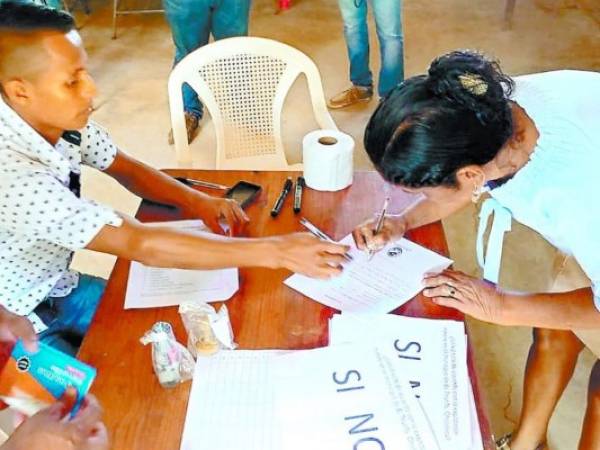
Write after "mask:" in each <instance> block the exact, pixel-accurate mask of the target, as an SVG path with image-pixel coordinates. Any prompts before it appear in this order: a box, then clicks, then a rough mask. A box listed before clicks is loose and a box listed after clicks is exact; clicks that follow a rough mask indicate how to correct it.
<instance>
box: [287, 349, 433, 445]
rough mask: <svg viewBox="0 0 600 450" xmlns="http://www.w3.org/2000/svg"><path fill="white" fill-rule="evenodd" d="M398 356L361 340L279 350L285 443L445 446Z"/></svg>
mask: <svg viewBox="0 0 600 450" xmlns="http://www.w3.org/2000/svg"><path fill="white" fill-rule="evenodd" d="M394 357H395V355H394V354H393V353H391V352H389V351H387V350H385V349H383V348H381V347H374V346H361V345H356V344H355V345H336V346H330V347H326V348H321V349H316V350H307V351H304V352H302V353H301V354H299V353H298V352H295V353H291V354H287V355H283V356H281V359H280V361H281V364H280V365H278V367H279V369H280V371H283V372H284V374H285V375H282V376H280V383H281V384H280V389H281V388H283V387H285V389H286V390H285V391H284V392H281V391H280V393H279V395H277V397H276V399H277V403H278V405H279V406H278V408H277V410H278V411H279V417H280V425H281V439H282V445H281V449H283V450H306V449H327V450H348V449H352V448H354V449H359V448H364V449H367V448H368V449H373V450H375V449H398V450H435V449H439V446H438V445H437V443H436V442H435V438H434V437H433V433H432V430H431V427H430V426H429V424H428V423H427V418H426V417H425V414H424V413H423V410H422V408H421V406H420V405H419V403H418V401H417V400H416V398H415V397H414V396H413V394H412V392H411V390H410V387H409V384H408V381H407V379H406V378H405V376H404V374H403V373H402V372H401V371H399V370H397V369H396V366H395V365H394V364H393V358H394Z"/></svg>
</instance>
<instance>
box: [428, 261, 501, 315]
mask: <svg viewBox="0 0 600 450" xmlns="http://www.w3.org/2000/svg"><path fill="white" fill-rule="evenodd" d="M423 282H424V284H425V289H424V291H423V294H424V295H425V296H426V297H430V298H431V299H432V301H433V302H434V303H437V304H438V305H442V306H448V307H450V308H455V309H457V310H459V311H461V312H462V313H464V314H467V315H469V316H471V317H474V318H475V319H479V320H482V321H484V322H490V323H497V324H501V323H502V312H503V303H504V294H503V292H502V291H501V290H500V289H498V288H497V287H496V286H495V285H494V284H492V283H489V282H487V281H485V280H480V279H478V278H474V277H470V276H468V275H465V274H464V273H462V272H457V271H454V270H445V271H444V272H442V273H441V274H438V275H431V276H428V277H426V278H425V279H424V280H423Z"/></svg>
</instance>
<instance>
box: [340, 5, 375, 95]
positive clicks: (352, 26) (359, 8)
mask: <svg viewBox="0 0 600 450" xmlns="http://www.w3.org/2000/svg"><path fill="white" fill-rule="evenodd" d="M338 3H339V7H340V12H341V13H342V19H344V37H345V38H346V46H347V48H348V58H349V60H350V81H352V84H354V85H356V86H371V85H372V84H373V75H372V73H371V70H370V69H369V28H368V24H367V0H338Z"/></svg>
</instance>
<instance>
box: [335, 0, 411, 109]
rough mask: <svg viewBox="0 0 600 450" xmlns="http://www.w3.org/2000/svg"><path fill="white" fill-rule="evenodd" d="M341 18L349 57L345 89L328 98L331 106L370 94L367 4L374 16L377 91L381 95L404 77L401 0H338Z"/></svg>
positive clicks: (368, 97)
mask: <svg viewBox="0 0 600 450" xmlns="http://www.w3.org/2000/svg"><path fill="white" fill-rule="evenodd" d="M338 3H339V7H340V12H341V13H342V18H343V19H344V37H345V39H346V46H347V48H348V58H349V60H350V81H351V82H352V86H351V87H350V88H349V89H346V90H345V91H343V92H341V93H339V94H337V95H336V96H334V97H332V98H331V99H330V100H329V103H328V105H329V107H330V108H332V109H340V108H345V107H347V106H351V105H354V104H356V103H361V102H368V101H370V100H371V98H372V97H373V74H372V73H371V69H370V68H369V26H368V23H367V13H368V4H369V3H370V4H371V8H372V9H373V16H374V17H375V29H376V31H377V38H378V40H379V47H380V53H381V67H380V69H379V80H378V85H377V91H378V94H379V97H381V98H383V97H385V96H386V95H387V93H388V92H390V91H391V90H392V89H393V88H394V87H395V86H396V85H397V84H398V83H400V82H401V81H402V80H403V79H404V42H403V36H402V0H338Z"/></svg>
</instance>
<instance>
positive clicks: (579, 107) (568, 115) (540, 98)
mask: <svg viewBox="0 0 600 450" xmlns="http://www.w3.org/2000/svg"><path fill="white" fill-rule="evenodd" d="M515 84H516V87H515V91H514V94H513V99H514V100H515V101H516V102H517V103H518V104H519V105H520V106H521V107H523V108H524V109H525V111H526V112H527V114H528V115H529V116H530V117H531V119H532V120H533V121H534V122H535V125H536V127H537V129H538V131H539V133H540V137H539V140H538V142H537V145H536V148H535V150H534V152H533V153H532V155H531V159H530V161H529V162H528V163H527V164H526V165H525V167H523V168H522V169H521V170H519V171H518V172H517V174H516V175H515V176H514V177H513V178H512V179H511V180H510V181H508V182H507V183H505V184H504V185H502V186H500V187H498V188H496V189H493V190H492V191H490V194H491V195H492V199H490V200H489V201H490V204H493V203H494V199H495V200H496V201H497V203H499V204H500V205H501V206H502V207H504V208H505V211H502V208H501V207H499V206H498V205H496V207H495V208H492V209H493V210H494V213H495V216H496V218H497V219H498V218H499V219H500V221H502V216H503V212H504V213H506V210H508V212H510V214H512V217H513V218H514V219H515V220H517V221H518V222H521V223H522V224H524V225H527V226H528V227H530V228H532V229H534V230H536V231H537V232H539V233H540V234H541V235H543V236H544V237H545V238H546V239H547V240H548V241H549V242H550V243H551V244H553V245H554V246H556V247H557V248H559V249H560V250H561V251H563V252H565V253H567V254H570V255H573V256H574V257H575V259H576V260H577V262H578V263H579V264H580V266H581V267H582V269H583V270H584V271H585V273H586V274H587V276H588V277H589V278H590V280H591V281H592V287H593V289H594V302H595V304H596V307H597V308H598V309H600V73H594V72H582V71H573V70H561V71H556V72H547V73H539V74H533V75H525V76H520V77H516V78H515ZM484 215H485V214H484ZM484 219H485V217H484ZM485 222H486V221H485V220H483V221H481V222H480V235H482V234H483V233H482V232H481V231H482V230H481V227H485ZM497 234H498V235H499V236H500V237H499V238H498V237H496V238H495V239H493V240H490V242H489V244H488V251H487V254H488V258H487V259H489V261H485V264H486V265H487V266H488V267H487V269H488V270H487V272H488V275H489V276H488V278H492V279H493V278H496V279H495V280H494V279H493V280H492V281H497V271H498V267H499V262H500V261H499V258H500V256H498V260H497V261H495V262H494V261H493V255H494V254H498V255H499V254H501V246H502V233H497ZM492 241H494V242H492ZM478 247H479V248H481V247H482V244H481V236H480V238H479V240H478ZM499 248H500V250H499V251H498V249H499ZM479 256H480V259H482V258H481V256H482V255H479ZM484 272H485V270H484ZM494 272H496V273H495V274H494Z"/></svg>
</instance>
